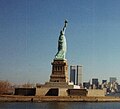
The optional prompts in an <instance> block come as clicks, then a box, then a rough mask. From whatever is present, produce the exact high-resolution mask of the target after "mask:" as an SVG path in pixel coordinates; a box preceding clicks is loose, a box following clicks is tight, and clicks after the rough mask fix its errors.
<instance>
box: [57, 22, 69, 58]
mask: <svg viewBox="0 0 120 109" xmlns="http://www.w3.org/2000/svg"><path fill="white" fill-rule="evenodd" d="M67 23H68V22H67V20H65V24H64V27H63V29H62V30H61V31H60V36H59V39H58V52H57V54H56V55H55V59H57V60H65V55H66V49H67V46H66V38H65V30H66V27H67Z"/></svg>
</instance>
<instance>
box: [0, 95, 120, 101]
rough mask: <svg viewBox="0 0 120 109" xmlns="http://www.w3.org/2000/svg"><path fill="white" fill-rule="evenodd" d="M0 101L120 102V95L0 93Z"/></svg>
mask: <svg viewBox="0 0 120 109" xmlns="http://www.w3.org/2000/svg"><path fill="white" fill-rule="evenodd" d="M0 102H120V97H110V96H105V97H87V96H17V95H0Z"/></svg>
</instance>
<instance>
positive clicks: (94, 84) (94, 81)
mask: <svg viewBox="0 0 120 109" xmlns="http://www.w3.org/2000/svg"><path fill="white" fill-rule="evenodd" d="M92 86H93V87H94V88H96V89H98V86H99V82H98V78H93V79H92Z"/></svg>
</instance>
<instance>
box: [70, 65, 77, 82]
mask: <svg viewBox="0 0 120 109" xmlns="http://www.w3.org/2000/svg"><path fill="white" fill-rule="evenodd" d="M75 78H76V66H70V82H73V83H74V84H76V83H75V81H76V79H75Z"/></svg>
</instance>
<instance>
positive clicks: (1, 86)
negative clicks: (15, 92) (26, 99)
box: [0, 80, 12, 94]
mask: <svg viewBox="0 0 120 109" xmlns="http://www.w3.org/2000/svg"><path fill="white" fill-rule="evenodd" d="M11 89H12V85H11V83H10V82H9V81H4V80H0V94H9V93H10V91H11Z"/></svg>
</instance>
